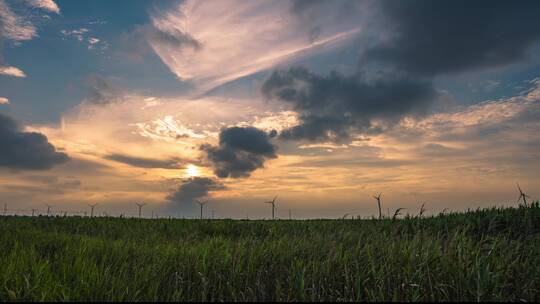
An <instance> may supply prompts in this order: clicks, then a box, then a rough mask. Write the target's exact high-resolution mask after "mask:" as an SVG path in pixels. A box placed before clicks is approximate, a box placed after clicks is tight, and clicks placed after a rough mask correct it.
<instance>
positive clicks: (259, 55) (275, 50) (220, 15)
mask: <svg viewBox="0 0 540 304" xmlns="http://www.w3.org/2000/svg"><path fill="white" fill-rule="evenodd" d="M291 5H292V4H291V2H290V1H267V0H252V1H242V0H224V1H220V2H219V3H216V2H215V1H193V0H187V1H183V2H182V3H180V4H179V5H177V6H175V7H173V8H172V9H169V10H164V11H158V12H156V13H154V14H152V16H151V20H152V23H151V24H152V27H150V28H148V27H146V28H144V29H143V30H144V31H149V32H148V33H146V35H147V36H149V39H148V41H149V43H150V45H151V47H152V49H153V50H154V51H155V52H156V54H157V55H158V56H159V57H160V58H161V60H162V61H163V62H164V63H165V64H166V65H167V66H168V67H169V69H170V70H171V71H172V72H173V73H174V74H175V75H176V76H177V77H179V78H180V79H183V80H190V81H192V82H193V83H195V84H196V85H197V86H198V87H199V88H202V89H204V90H208V89H211V88H214V87H216V86H219V85H221V84H224V83H227V82H230V81H233V80H235V79H238V78H241V77H244V76H247V75H251V74H253V73H256V72H259V71H262V70H265V69H268V68H272V67H273V66H275V65H276V64H279V63H283V62H285V61H287V60H290V59H291V58H293V57H296V56H304V55H306V52H308V51H314V50H315V49H320V48H322V47H323V46H327V45H334V44H337V43H339V42H342V41H345V40H347V39H350V38H351V37H354V35H356V34H357V33H358V31H359V29H358V28H356V27H353V26H350V25H349V26H347V27H338V28H334V27H328V28H327V29H326V30H325V31H324V32H321V33H319V35H317V39H311V40H310V39H307V37H308V34H307V33H306V27H305V26H304V25H302V24H301V23H300V22H299V20H298V18H296V16H295V15H294V13H292V11H291ZM155 29H157V30H158V31H155ZM216 67H219V68H216Z"/></svg>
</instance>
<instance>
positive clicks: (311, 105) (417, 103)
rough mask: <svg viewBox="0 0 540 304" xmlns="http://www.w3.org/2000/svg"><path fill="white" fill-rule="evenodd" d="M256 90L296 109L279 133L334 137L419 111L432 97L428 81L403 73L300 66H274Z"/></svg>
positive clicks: (346, 137) (339, 138)
mask: <svg viewBox="0 0 540 304" xmlns="http://www.w3.org/2000/svg"><path fill="white" fill-rule="evenodd" d="M262 92H263V94H264V95H265V96H266V97H267V98H270V99H277V100H281V101H284V102H286V103H288V104H291V105H292V108H293V110H295V111H297V112H298V113H299V120H300V124H298V125H296V126H294V127H291V128H289V129H286V130H284V131H282V133H281V135H280V136H281V137H282V138H285V139H296V140H299V139H307V140H311V141H328V140H330V141H336V142H337V141H348V140H349V139H350V134H351V132H361V133H365V132H374V131H377V130H378V129H380V128H381V127H384V126H385V125H392V124H395V123H397V122H399V120H400V119H402V118H403V117H405V116H408V115H419V114H422V113H424V112H426V109H427V108H428V107H429V106H430V105H431V104H432V102H433V101H434V100H435V98H436V97H437V92H436V91H435V89H434V88H433V86H432V84H431V82H429V81H422V80H417V79H414V78H411V77H407V76H399V75H386V74H383V75H382V76H380V77H367V76H366V75H364V74H361V73H359V74H356V75H353V76H344V75H341V74H339V73H337V72H332V73H330V74H329V75H328V76H319V75H317V74H314V73H312V72H310V71H309V70H307V69H305V68H302V67H298V68H291V69H289V70H285V71H275V72H274V73H273V74H272V75H271V76H270V77H269V78H268V79H267V80H266V81H265V82H264V84H263V86H262Z"/></svg>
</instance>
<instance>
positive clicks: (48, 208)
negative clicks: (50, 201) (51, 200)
mask: <svg viewBox="0 0 540 304" xmlns="http://www.w3.org/2000/svg"><path fill="white" fill-rule="evenodd" d="M52 207H53V206H51V205H47V216H49V215H50V214H51V208H52Z"/></svg>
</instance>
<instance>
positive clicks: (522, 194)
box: [517, 184, 531, 207]
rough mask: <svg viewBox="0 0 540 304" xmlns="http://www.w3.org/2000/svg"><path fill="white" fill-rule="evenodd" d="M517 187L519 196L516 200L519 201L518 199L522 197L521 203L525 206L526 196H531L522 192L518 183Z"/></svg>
mask: <svg viewBox="0 0 540 304" xmlns="http://www.w3.org/2000/svg"><path fill="white" fill-rule="evenodd" d="M517 187H518V190H519V197H518V200H517V202H518V203H519V201H520V200H521V199H523V203H524V204H525V207H527V198H531V197H530V196H528V195H527V194H525V193H523V191H522V190H521V188H520V187H519V184H517Z"/></svg>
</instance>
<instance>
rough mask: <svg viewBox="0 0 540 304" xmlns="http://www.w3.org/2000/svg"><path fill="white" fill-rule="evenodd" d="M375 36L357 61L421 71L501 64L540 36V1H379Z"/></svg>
mask: <svg viewBox="0 0 540 304" xmlns="http://www.w3.org/2000/svg"><path fill="white" fill-rule="evenodd" d="M379 4H380V15H379V18H381V19H380V21H379V25H378V26H379V28H380V29H381V31H382V32H381V33H380V35H381V36H382V37H387V38H386V39H381V40H382V41H379V43H378V44H376V45H374V46H372V47H370V48H368V50H367V51H366V53H365V55H364V56H363V58H362V61H367V62H373V61H375V62H380V63H383V64H388V65H390V66H391V67H392V68H397V69H400V70H405V71H408V72H410V73H415V74H422V75H438V74H445V73H453V72H461V71H467V70H471V69H479V68H489V67H498V66H504V65H508V64H512V63H516V62H519V61H521V60H523V59H524V58H525V57H526V55H527V51H528V50H530V49H531V47H532V46H533V44H534V43H535V42H537V41H538V40H539V39H540V31H538V28H539V27H540V18H538V15H539V14H540V2H538V1H534V0H532V1H527V0H526V1H519V2H508V1H504V0H495V1H491V0H490V1H475V2H474V5H470V4H471V3H470V2H468V1H466V0H458V1H448V2H438V3H437V4H436V5H434V3H433V2H432V1H429V0H428V1H426V0H414V1H407V2H403V1H392V0H385V1H381V2H379Z"/></svg>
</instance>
